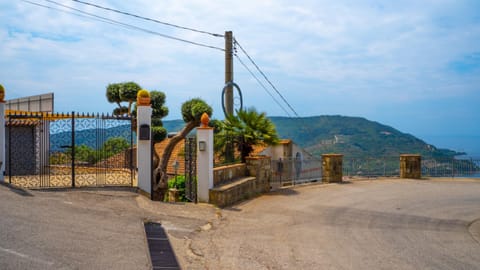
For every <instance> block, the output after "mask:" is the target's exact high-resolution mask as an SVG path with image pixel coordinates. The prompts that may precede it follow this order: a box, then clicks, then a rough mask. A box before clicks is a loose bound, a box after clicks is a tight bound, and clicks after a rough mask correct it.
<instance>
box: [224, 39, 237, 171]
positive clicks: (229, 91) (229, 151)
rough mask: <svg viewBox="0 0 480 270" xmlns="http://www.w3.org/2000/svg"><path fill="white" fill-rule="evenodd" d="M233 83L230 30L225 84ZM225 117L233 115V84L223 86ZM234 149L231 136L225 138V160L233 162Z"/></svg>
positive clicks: (227, 42) (227, 41)
mask: <svg viewBox="0 0 480 270" xmlns="http://www.w3.org/2000/svg"><path fill="white" fill-rule="evenodd" d="M230 82H231V83H233V34H232V31H225V84H227V83H230ZM222 101H223V104H225V107H224V110H225V111H224V113H225V117H227V116H230V115H233V85H232V84H230V85H228V86H227V87H226V88H225V100H222ZM234 153H235V151H234V145H233V140H232V138H227V144H226V145H225V159H226V160H225V161H226V162H233V161H234V160H235V154H234Z"/></svg>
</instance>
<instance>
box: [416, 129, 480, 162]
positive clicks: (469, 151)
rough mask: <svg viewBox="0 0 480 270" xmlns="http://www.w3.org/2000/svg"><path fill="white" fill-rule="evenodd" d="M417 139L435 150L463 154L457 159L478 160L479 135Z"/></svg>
mask: <svg viewBox="0 0 480 270" xmlns="http://www.w3.org/2000/svg"><path fill="white" fill-rule="evenodd" d="M419 138H421V139H422V140H423V141H425V142H426V143H428V144H431V145H434V146H435V147H437V148H443V149H450V150H454V151H457V152H463V153H465V155H462V156H459V157H458V158H462V159H463V158H465V159H477V160H480V135H424V136H419Z"/></svg>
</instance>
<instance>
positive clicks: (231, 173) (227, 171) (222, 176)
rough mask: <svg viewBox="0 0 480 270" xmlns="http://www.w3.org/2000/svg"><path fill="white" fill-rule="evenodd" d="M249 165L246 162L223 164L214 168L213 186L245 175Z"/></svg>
mask: <svg viewBox="0 0 480 270" xmlns="http://www.w3.org/2000/svg"><path fill="white" fill-rule="evenodd" d="M246 172H247V167H246V164H245V163H241V164H234V165H228V166H221V167H217V168H214V169H213V186H214V187H218V186H221V185H223V184H227V183H230V182H232V181H234V180H235V179H239V178H241V177H245V175H246Z"/></svg>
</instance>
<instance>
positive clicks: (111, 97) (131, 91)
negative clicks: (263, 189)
mask: <svg viewBox="0 0 480 270" xmlns="http://www.w3.org/2000/svg"><path fill="white" fill-rule="evenodd" d="M140 89H141V87H140V85H138V84H137V83H135V82H124V83H111V84H109V85H108V86H107V93H106V96H107V100H108V102H110V103H116V104H117V105H118V108H119V109H118V110H114V111H113V113H114V114H115V115H124V114H126V115H128V116H130V115H132V105H133V103H134V102H135V101H136V99H137V93H138V91H140ZM122 102H127V103H128V105H127V106H123V105H122ZM125 107H126V108H127V109H126V111H127V112H126V113H125V109H124V108H125Z"/></svg>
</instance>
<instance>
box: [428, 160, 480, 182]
mask: <svg viewBox="0 0 480 270" xmlns="http://www.w3.org/2000/svg"><path fill="white" fill-rule="evenodd" d="M422 176H427V177H429V176H430V177H471V178H480V159H473V158H465V159H462V158H455V159H453V158H445V159H423V158H422Z"/></svg>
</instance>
